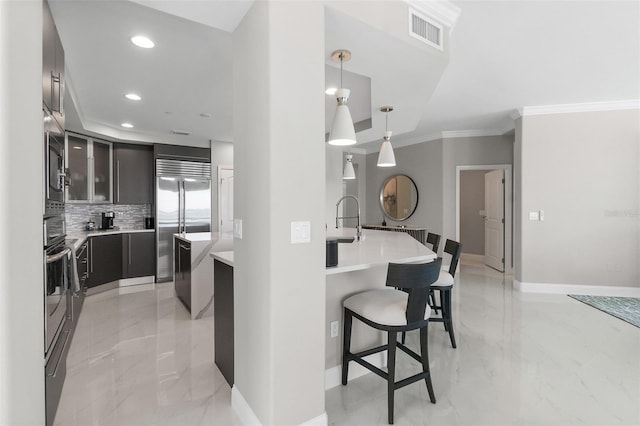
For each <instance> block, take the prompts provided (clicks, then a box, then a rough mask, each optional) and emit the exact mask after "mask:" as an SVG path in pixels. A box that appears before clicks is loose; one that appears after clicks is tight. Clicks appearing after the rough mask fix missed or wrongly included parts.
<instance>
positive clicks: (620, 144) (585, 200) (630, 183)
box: [516, 110, 640, 289]
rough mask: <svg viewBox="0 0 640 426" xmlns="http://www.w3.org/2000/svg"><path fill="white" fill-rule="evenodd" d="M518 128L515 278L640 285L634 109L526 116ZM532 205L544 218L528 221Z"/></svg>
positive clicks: (639, 140)
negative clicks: (517, 204) (517, 212)
mask: <svg viewBox="0 0 640 426" xmlns="http://www.w3.org/2000/svg"><path fill="white" fill-rule="evenodd" d="M521 126H522V133H521V137H520V139H519V140H518V144H519V145H520V146H519V147H518V151H519V156H520V161H521V167H519V170H518V176H517V177H518V180H519V186H520V188H521V193H522V198H521V199H520V200H519V203H520V204H521V205H520V206H519V208H520V210H519V217H517V218H516V219H517V222H516V228H517V229H518V228H519V229H518V233H519V235H520V236H521V238H520V240H519V241H518V242H517V243H518V244H519V245H520V247H519V248H518V251H519V252H520V256H517V257H516V261H517V263H516V270H517V272H516V279H517V280H518V281H520V282H522V283H525V284H526V283H547V284H574V285H583V286H604V287H611V286H619V287H633V288H636V289H637V288H640V273H639V269H638V268H639V265H640V262H638V259H640V237H639V234H640V231H639V227H640V204H639V202H640V167H639V165H640V114H639V111H638V110H621V111H604V112H581V113H566V114H554V115H534V116H525V117H523V118H522V123H521ZM538 210H543V211H544V216H545V219H544V221H542V222H541V221H529V220H528V212H530V211H538ZM518 251H517V252H518Z"/></svg>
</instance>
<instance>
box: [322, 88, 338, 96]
mask: <svg viewBox="0 0 640 426" xmlns="http://www.w3.org/2000/svg"><path fill="white" fill-rule="evenodd" d="M336 90H338V89H337V88H335V87H329V88H328V89H327V90H325V91H324V93H326V94H327V95H331V96H333V95H335V94H336Z"/></svg>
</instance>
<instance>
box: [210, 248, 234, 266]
mask: <svg viewBox="0 0 640 426" xmlns="http://www.w3.org/2000/svg"><path fill="white" fill-rule="evenodd" d="M209 256H211V257H213V258H214V259H215V260H219V261H220V262H222V263H226V264H227V265H229V266H233V251H218V252H211V253H209Z"/></svg>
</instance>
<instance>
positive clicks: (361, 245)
mask: <svg viewBox="0 0 640 426" xmlns="http://www.w3.org/2000/svg"><path fill="white" fill-rule="evenodd" d="M355 235H356V230H355V229H353V228H340V229H329V230H327V235H326V237H327V239H331V238H337V239H339V240H340V241H348V240H350V238H351V237H355ZM210 256H211V257H212V258H213V259H214V261H215V264H216V267H217V268H218V269H216V271H221V272H220V273H223V272H222V271H226V272H225V274H226V278H227V279H226V282H225V281H223V280H218V277H216V278H215V279H214V282H215V284H216V297H215V299H218V295H219V294H218V292H219V291H220V289H219V286H221V285H225V286H229V287H233V278H232V277H233V265H234V258H233V251H224V252H217V253H210ZM435 258H436V254H435V253H434V252H433V251H431V250H430V249H428V248H427V247H425V246H424V245H422V244H420V243H419V242H418V241H416V240H415V239H414V238H412V237H411V236H410V235H408V234H406V233H396V232H385V231H378V230H370V229H365V230H363V231H362V238H361V240H359V241H358V240H356V239H355V238H354V240H353V241H352V242H344V243H342V242H341V243H338V264H337V265H336V266H333V267H328V268H326V286H325V299H326V306H325V309H326V320H325V324H326V329H325V336H324V339H325V359H326V361H325V387H326V388H327V389H330V388H332V387H335V386H338V385H339V384H340V377H341V376H340V374H341V370H340V368H341V367H340V364H341V356H342V301H343V300H345V299H346V298H347V297H349V296H351V295H353V294H355V293H358V292H361V291H366V290H370V289H373V288H382V287H384V285H385V281H386V274H387V265H388V264H389V263H417V262H431V261H433V260H434V259H435ZM223 294H224V296H225V297H230V298H231V299H230V300H227V301H224V302H223V301H222V300H219V301H217V302H216V305H217V303H218V302H221V304H222V305H225V306H229V305H231V306H232V305H233V290H232V289H231V291H226V292H224V293H220V296H222V295H223ZM226 313H227V315H229V314H230V315H231V316H233V313H232V312H226ZM218 314H220V312H216V310H215V309H214V315H215V317H216V318H215V321H214V323H215V324H218V322H219V321H220V323H221V324H222V323H224V324H227V327H225V328H229V327H231V330H232V327H233V321H229V318H227V319H222V318H220V319H219V318H218ZM336 322H337V325H338V327H337V334H336V333H335V331H336V327H335V323H336ZM332 323H334V327H333V328H334V333H333V335H332V332H331V331H332V330H331V328H332V327H331V324H332ZM229 324H230V325H229ZM227 332H228V330H227V331H226V332H225V335H226V336H227V337H226V339H227V341H228V334H227ZM217 333H218V328H217V327H216V334H217ZM216 340H217V336H216ZM381 340H382V334H381V333H380V332H376V331H373V330H372V329H371V328H369V327H361V324H358V322H357V321H355V322H354V324H353V336H352V341H351V342H352V343H351V345H352V349H353V350H359V349H360V348H365V347H370V346H371V344H372V342H373V343H374V344H375V343H376V342H381ZM376 357H377V358H376ZM232 359H233V355H231V362H229V354H226V356H225V358H224V361H223V365H221V363H219V360H218V358H216V364H218V366H219V367H220V368H221V370H223V369H225V370H226V373H225V371H223V374H224V375H225V377H227V380H229V379H230V380H229V383H230V384H232V383H233V367H232ZM369 361H370V362H372V363H373V364H374V365H384V363H385V360H384V359H383V358H382V357H381V356H380V354H376V355H375V356H374V357H371V358H370V359H369ZM358 367H359V366H354V367H352V368H350V369H349V378H350V379H352V378H355V377H358V376H360V375H362V374H365V372H366V371H367V370H365V369H364V368H358ZM229 370H230V371H229Z"/></svg>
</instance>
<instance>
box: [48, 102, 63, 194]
mask: <svg viewBox="0 0 640 426" xmlns="http://www.w3.org/2000/svg"><path fill="white" fill-rule="evenodd" d="M43 113H44V143H45V167H46V170H45V174H44V176H45V180H46V182H45V199H46V200H47V201H57V202H64V185H65V169H64V131H62V130H61V129H60V128H59V127H58V124H57V123H56V121H55V120H54V118H53V117H52V116H51V115H49V114H48V113H47V112H46V111H44V112H43Z"/></svg>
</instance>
